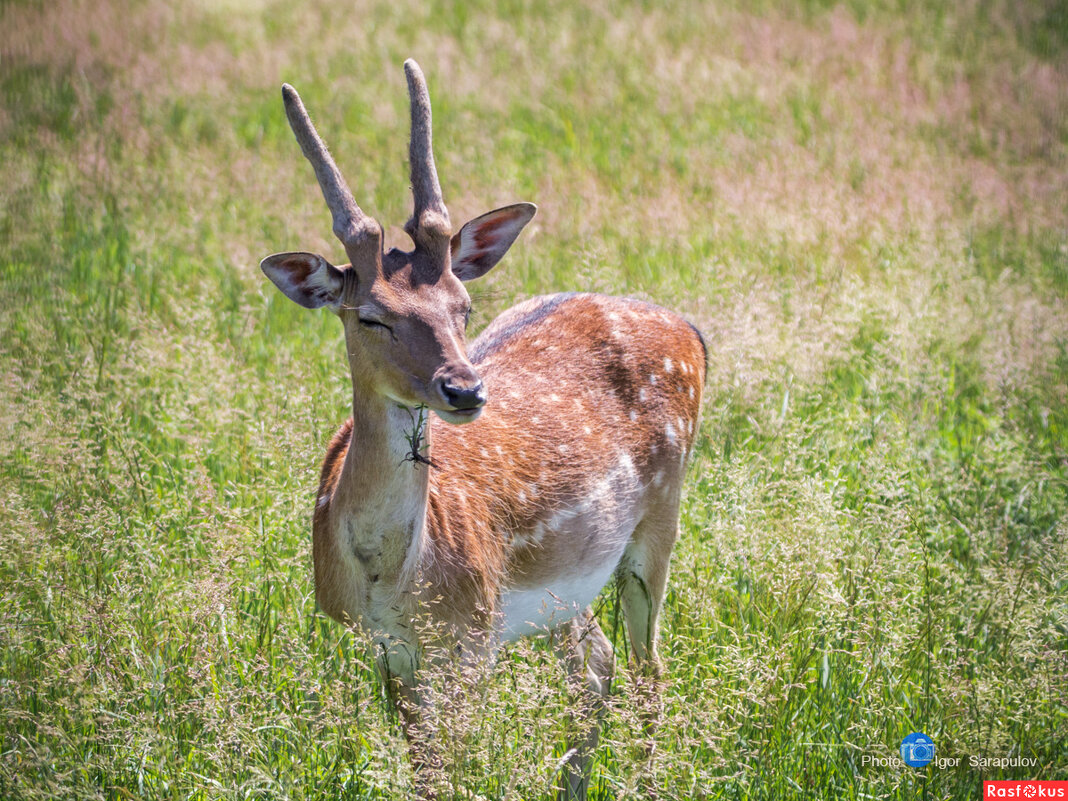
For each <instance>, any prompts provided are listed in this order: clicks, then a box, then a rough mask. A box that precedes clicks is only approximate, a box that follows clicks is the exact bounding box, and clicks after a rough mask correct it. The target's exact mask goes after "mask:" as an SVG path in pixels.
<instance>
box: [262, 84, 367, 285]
mask: <svg viewBox="0 0 1068 801" xmlns="http://www.w3.org/2000/svg"><path fill="white" fill-rule="evenodd" d="M282 102H283V103H284V104H285V108H286V117H287V118H288V119H289V127H290V128H292V129H293V133H294V134H295V135H296V137H297V142H298V143H299V144H300V149H301V151H303V153H304V157H305V158H306V159H308V161H310V162H311V165H312V167H313V168H314V169H315V177H316V178H317V179H319V188H320V189H322V190H323V198H324V199H325V200H326V205H327V207H328V208H329V209H330V213H331V214H332V215H333V218H334V235H335V236H336V237H337V238H338V239H340V240H341V244H342V245H344V246H345V252H346V253H347V254H348V257H349V260H350V261H351V262H352V264H353V266H354V267H356V266H357V265H360V266H362V265H365V264H366V263H367V261H366V259H367V257H368V256H371V257H372V258H374V259H375V263H376V264H380V263H381V255H382V242H381V239H382V229H381V227H380V226H379V225H378V223H377V222H375V220H374V219H373V218H371V217H368V216H367V215H366V214H364V213H363V211H361V210H360V207H359V206H357V205H356V201H355V200H353V197H352V192H351V191H350V190H349V187H348V184H346V183H345V179H344V178H343V177H342V175H341V172H340V170H338V168H337V165H336V164H335V163H334V159H333V158H332V157H331V156H330V151H329V150H327V149H326V145H324V144H323V140H322V139H320V138H319V134H318V133H316V131H315V126H314V125H312V121H311V118H310V117H309V116H308V112H307V110H306V109H305V108H304V103H302V102H301V100H300V95H298V94H297V90H296V89H294V88H293V87H292V86H290V85H289V84H288V83H286V84H282Z"/></svg>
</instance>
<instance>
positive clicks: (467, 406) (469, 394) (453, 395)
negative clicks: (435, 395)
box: [438, 376, 486, 411]
mask: <svg viewBox="0 0 1068 801" xmlns="http://www.w3.org/2000/svg"><path fill="white" fill-rule="evenodd" d="M438 392H439V393H440V394H441V397H442V398H444V399H445V403H447V404H448V405H449V406H450V407H451V408H452V409H455V410H456V411H471V410H474V409H481V408H482V407H483V406H485V405H486V386H485V384H483V383H482V380H481V379H480V378H478V377H477V376H475V377H474V381H473V382H472V381H459V380H456V379H449V378H444V379H441V380H440V381H439V382H438Z"/></svg>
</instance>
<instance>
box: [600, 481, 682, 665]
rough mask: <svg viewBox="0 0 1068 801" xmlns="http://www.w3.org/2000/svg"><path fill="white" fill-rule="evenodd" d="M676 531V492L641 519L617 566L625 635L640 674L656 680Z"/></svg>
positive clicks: (677, 521)
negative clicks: (660, 621)
mask: <svg viewBox="0 0 1068 801" xmlns="http://www.w3.org/2000/svg"><path fill="white" fill-rule="evenodd" d="M678 531H679V507H678V497H677V495H676V496H674V497H671V498H669V499H667V502H666V503H665V504H664V505H663V506H662V507H660V508H659V509H656V510H653V511H651V512H650V513H648V514H646V515H645V517H643V518H642V520H641V522H639V523H638V526H637V527H636V528H635V530H634V534H633V535H631V541H630V544H629V545H628V546H627V548H626V550H624V551H623V558H622V559H620V561H619V566H618V567H617V568H616V580H617V582H618V583H619V599H620V603H621V604H622V606H623V617H624V618H625V620H626V623H627V636H628V637H629V638H630V647H631V651H632V652H633V655H634V662H635V664H636V665H637V667H638V669H639V671H640V673H641V674H642V675H644V676H647V677H649V678H651V679H658V678H659V677H660V675H661V672H662V667H661V664H660V656H659V654H658V653H657V636H658V635H657V620H658V618H659V616H660V607H661V605H662V604H663V601H664V590H665V588H666V586H667V576H668V563H669V561H670V558H671V548H672V546H674V544H675V540H676V538H677V537H678Z"/></svg>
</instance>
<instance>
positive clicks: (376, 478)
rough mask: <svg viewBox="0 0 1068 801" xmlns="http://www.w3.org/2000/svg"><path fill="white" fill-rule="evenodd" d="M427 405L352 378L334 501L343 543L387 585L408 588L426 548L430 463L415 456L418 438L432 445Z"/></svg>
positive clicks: (426, 447)
mask: <svg viewBox="0 0 1068 801" xmlns="http://www.w3.org/2000/svg"><path fill="white" fill-rule="evenodd" d="M428 414H429V413H428V412H426V411H423V412H422V418H420V411H419V410H415V409H411V408H409V407H406V406H402V405H400V404H398V403H397V402H396V401H393V400H390V399H389V398H386V397H384V396H383V395H380V394H378V393H377V392H373V391H366V390H361V388H359V387H358V386H357V385H355V384H354V390H353V403H352V437H351V440H350V445H349V450H348V454H347V455H346V457H345V463H344V465H343V466H342V470H341V475H340V476H339V477H338V492H337V493H336V494H335V500H334V503H335V504H336V509H335V510H334V513H335V514H336V515H337V516H336V517H335V520H336V521H337V533H338V536H339V537H340V538H341V543H340V544H341V546H342V548H344V549H346V550H347V551H348V553H350V554H352V555H353V556H354V557H355V560H356V562H357V564H359V565H360V566H361V567H362V568H363V570H364V571H366V574H367V576H368V577H369V578H373V580H374V583H376V584H379V586H380V587H381V588H382V589H383V590H384V589H386V588H388V587H395V588H397V589H400V590H401V591H404V590H405V589H406V588H407V587H408V586H409V585H410V584H411V582H412V581H414V580H415V579H416V578H417V573H418V565H419V560H420V558H421V556H422V553H423V541H424V536H425V533H424V529H425V525H424V524H425V520H426V505H427V494H428V491H429V469H428V465H426V464H424V463H422V462H420V461H418V460H417V459H416V458H414V456H413V438H414V437H416V436H418V437H419V442H421V443H422V445H423V448H422V454H423V455H426V454H427V453H428V451H429V439H428V438H429V429H430V426H429V425H428V423H427V415H428Z"/></svg>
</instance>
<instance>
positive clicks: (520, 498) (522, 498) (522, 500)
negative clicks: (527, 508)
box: [519, 490, 527, 503]
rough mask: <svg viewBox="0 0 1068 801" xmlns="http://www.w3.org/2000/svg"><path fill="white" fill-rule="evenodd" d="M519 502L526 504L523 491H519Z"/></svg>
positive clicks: (525, 495) (525, 496)
mask: <svg viewBox="0 0 1068 801" xmlns="http://www.w3.org/2000/svg"><path fill="white" fill-rule="evenodd" d="M519 502H520V503H526V502H527V494H526V493H525V492H523V490H519Z"/></svg>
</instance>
